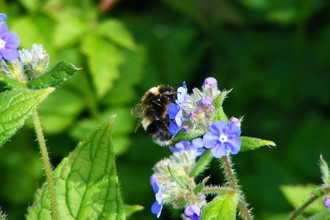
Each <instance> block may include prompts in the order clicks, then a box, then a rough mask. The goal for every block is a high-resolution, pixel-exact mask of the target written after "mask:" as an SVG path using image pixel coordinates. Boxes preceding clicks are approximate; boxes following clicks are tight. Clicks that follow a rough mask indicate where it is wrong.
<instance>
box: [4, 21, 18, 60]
mask: <svg viewBox="0 0 330 220" xmlns="http://www.w3.org/2000/svg"><path fill="white" fill-rule="evenodd" d="M2 18H3V16H2ZM0 19H1V17H0ZM18 46H19V38H18V36H17V35H16V34H15V33H14V32H11V31H8V26H7V24H6V23H5V22H0V59H2V58H4V59H6V60H8V61H12V60H15V59H16V58H17V57H18V55H19V54H18V50H17V48H18Z"/></svg>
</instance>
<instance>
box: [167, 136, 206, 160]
mask: <svg viewBox="0 0 330 220" xmlns="http://www.w3.org/2000/svg"><path fill="white" fill-rule="evenodd" d="M203 147H204V144H203V140H202V138H196V139H193V140H192V141H191V142H190V141H180V142H179V143H176V144H175V146H174V147H170V150H171V151H172V152H173V153H174V152H180V151H182V150H188V148H191V149H193V150H194V151H195V156H196V157H199V156H200V155H202V154H203V153H204V151H205V149H203Z"/></svg>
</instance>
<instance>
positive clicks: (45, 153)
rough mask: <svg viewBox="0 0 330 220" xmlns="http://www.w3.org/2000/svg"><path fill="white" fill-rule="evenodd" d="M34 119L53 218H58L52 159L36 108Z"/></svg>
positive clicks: (55, 219)
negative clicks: (50, 158)
mask: <svg viewBox="0 0 330 220" xmlns="http://www.w3.org/2000/svg"><path fill="white" fill-rule="evenodd" d="M32 119H33V123H34V127H35V130H36V134H37V138H38V142H39V146H40V151H41V156H42V160H43V162H44V167H45V172H46V180H47V183H48V184H47V186H48V190H49V193H50V201H51V206H52V214H53V219H54V220H58V219H59V217H58V209H57V204H56V196H55V187H54V181H53V177H52V168H51V165H50V160H49V156H48V151H47V147H46V141H45V138H44V134H43V132H42V127H41V124H40V120H39V117H38V112H37V110H36V109H35V110H33V113H32Z"/></svg>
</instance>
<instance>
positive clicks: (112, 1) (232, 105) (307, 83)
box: [0, 0, 330, 220]
mask: <svg viewBox="0 0 330 220" xmlns="http://www.w3.org/2000/svg"><path fill="white" fill-rule="evenodd" d="M329 9H330V3H329V1H326V0H323V1H322V0H287V1H278V0H235V1H230V0H199V1H198V0H181V1H178V0H159V1H151V0H149V1H148V0H140V1H135V0H104V1H88V0H79V1H78V0H65V1H64V0H52V1H42V0H20V1H5V0H0V12H1V13H6V14H7V23H8V26H9V28H10V30H12V31H14V32H15V33H17V34H18V35H19V37H20V40H21V47H20V48H27V49H29V48H31V45H32V44H33V43H39V44H43V46H44V48H45V49H46V51H47V52H48V53H49V55H50V58H51V65H50V68H51V67H53V66H54V65H55V64H56V63H57V62H58V61H60V60H68V61H70V62H72V63H73V64H74V65H75V66H77V67H81V68H83V69H82V70H80V71H79V72H78V73H77V74H76V75H75V76H74V77H72V78H71V79H69V80H68V81H67V82H65V83H64V84H62V85H61V86H60V87H59V88H57V90H56V91H55V92H54V93H52V94H51V95H50V96H49V97H48V99H47V100H45V101H44V102H43V103H42V105H41V106H40V108H39V112H40V117H41V120H42V123H43V126H44V131H45V134H46V138H47V140H48V141H47V144H48V148H49V151H50V152H51V155H50V156H51V158H52V163H53V165H54V166H56V164H58V163H59V162H60V161H61V159H62V158H63V157H65V156H67V155H68V153H69V152H70V151H72V150H73V149H74V147H75V146H76V144H77V142H78V141H79V140H81V139H82V137H83V136H84V135H85V134H86V133H87V132H88V131H90V130H91V129H92V128H93V127H94V126H97V125H98V124H100V123H101V122H103V121H104V120H105V119H106V118H108V117H109V116H110V115H112V114H116V115H117V118H116V121H115V125H114V126H115V131H114V138H113V139H114V143H115V148H116V152H117V169H118V174H119V179H120V181H121V186H122V194H123V197H124V201H125V203H126V204H139V205H142V206H144V207H145V209H144V210H143V211H140V212H138V213H135V214H134V215H132V216H131V217H130V219H132V220H140V219H143V220H148V219H156V217H155V216H154V215H153V214H152V213H151V212H150V211H149V210H150V206H151V205H152V203H153V202H154V200H155V198H154V194H153V191H152V188H151V187H150V185H149V176H150V175H151V174H152V167H153V165H154V164H155V163H156V162H158V161H159V160H160V159H162V158H163V157H165V156H169V155H170V153H169V151H168V150H167V149H166V148H161V147H159V146H157V145H156V144H154V143H153V142H152V141H151V140H150V139H149V138H148V137H147V135H146V134H145V132H144V131H143V129H142V128H140V129H139V130H138V132H137V133H134V132H133V131H134V128H135V125H136V123H137V119H136V118H134V117H133V116H131V115H130V109H131V107H132V106H133V105H134V104H136V103H137V102H139V100H140V99H141V97H142V95H143V94H144V93H145V91H147V90H148V89H149V88H150V87H152V86H155V85H158V84H171V85H174V84H180V83H182V81H186V82H187V86H188V88H189V89H191V88H193V87H200V85H201V84H202V82H203V80H204V78H205V77H208V76H212V77H215V78H216V79H217V80H218V84H219V88H220V90H222V89H231V88H233V91H232V92H231V93H230V94H229V98H228V99H226V101H225V104H224V109H225V112H226V113H227V115H228V116H229V117H231V116H236V117H240V116H244V122H243V125H242V134H243V135H245V136H252V137H259V138H263V139H269V140H272V141H275V142H276V144H277V147H276V148H273V149H270V148H267V147H264V148H261V149H259V150H256V151H249V152H242V153H239V154H238V155H235V156H233V161H234V162H235V163H236V165H235V166H236V168H237V174H238V177H239V179H240V185H242V190H243V191H244V192H245V193H246V199H247V201H248V202H249V203H250V204H252V206H253V207H254V209H253V213H254V214H255V216H256V219H274V218H275V216H276V215H280V214H281V213H287V212H289V211H290V210H292V207H291V206H290V204H289V203H288V202H287V201H286V199H285V197H284V196H283V194H282V193H281V191H280V188H279V187H280V186H282V185H288V184H292V185H295V184H308V183H313V184H321V179H320V174H319V168H318V158H319V155H320V154H322V155H323V157H324V159H325V160H327V161H328V162H330V117H329V116H330V114H329V110H330V74H329V70H330V13H329ZM2 89H3V90H5V89H6V88H5V87H4V86H2ZM190 91H191V90H190ZM32 128H33V127H32V124H31V123H27V124H26V125H25V126H24V127H23V128H22V129H21V130H19V132H18V133H17V134H16V135H15V136H14V137H12V138H11V140H10V141H9V142H7V143H5V144H4V145H3V146H2V147H1V148H0V206H1V207H2V209H3V210H4V211H5V212H6V213H7V214H9V217H8V219H9V220H16V219H23V218H24V214H25V213H26V209H27V207H28V206H29V205H31V204H32V197H33V194H34V192H35V191H36V189H37V188H38V187H40V186H41V185H42V183H43V181H44V175H43V170H42V162H41V160H40V157H41V156H40V155H39V150H38V145H37V142H36V141H35V139H36V137H35V135H34V131H33V129H32ZM206 174H211V175H212V178H211V182H212V183H214V184H216V183H221V182H222V175H221V172H220V171H219V169H218V163H217V162H214V163H213V164H212V166H211V168H210V169H209V170H208V171H207V172H206ZM180 213H181V210H172V209H171V208H170V207H169V206H166V207H165V208H164V210H163V213H162V216H161V218H160V219H180V218H179V214H180Z"/></svg>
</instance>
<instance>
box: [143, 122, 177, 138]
mask: <svg viewBox="0 0 330 220" xmlns="http://www.w3.org/2000/svg"><path fill="white" fill-rule="evenodd" d="M146 131H147V133H148V135H149V136H150V137H151V138H152V139H153V140H156V139H158V140H160V141H168V140H170V139H172V136H173V135H172V134H171V132H169V130H168V125H167V124H166V123H165V122H164V121H153V122H152V123H150V124H149V125H148V127H147V129H146Z"/></svg>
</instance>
